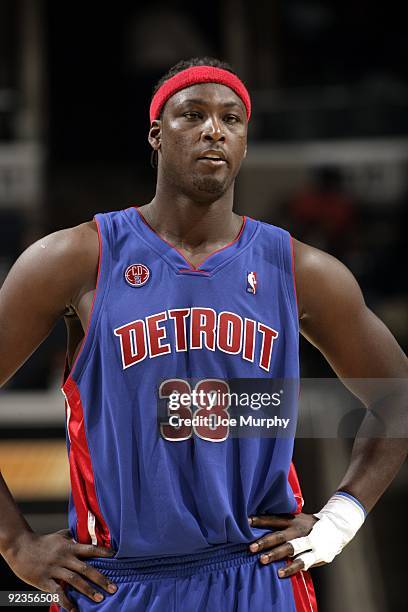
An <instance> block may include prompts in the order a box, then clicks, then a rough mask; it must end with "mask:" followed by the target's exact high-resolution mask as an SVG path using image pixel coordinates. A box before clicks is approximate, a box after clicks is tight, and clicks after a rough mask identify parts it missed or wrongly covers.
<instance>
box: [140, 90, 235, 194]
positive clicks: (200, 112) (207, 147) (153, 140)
mask: <svg viewBox="0 0 408 612" xmlns="http://www.w3.org/2000/svg"><path fill="white" fill-rule="evenodd" d="M149 142H150V144H151V146H152V147H153V148H154V149H156V150H157V151H158V152H159V170H158V175H159V179H160V180H164V181H165V182H171V183H172V185H174V186H176V187H178V188H179V189H180V190H182V191H183V192H185V193H188V194H189V195H191V196H192V197H195V198H198V199H201V198H204V199H207V196H208V197H210V198H214V197H215V198H219V197H221V196H222V195H223V194H224V193H225V192H226V191H227V189H228V188H229V187H230V186H231V184H232V183H233V181H234V179H235V177H236V175H237V174H238V171H239V168H240V166H241V162H242V160H243V159H244V157H245V155H246V142H247V117H246V111H245V106H244V104H243V102H242V100H241V98H240V97H239V96H237V95H236V94H235V92H234V91H232V89H230V88H229V87H226V86H225V85H220V84H216V83H205V84H204V83H203V84H199V85H193V86H192V87H188V88H186V89H183V90H182V91H180V92H178V93H176V94H175V95H174V96H172V97H171V98H170V99H169V100H168V101H167V103H166V105H165V107H164V110H163V112H162V117H161V120H160V121H154V122H153V123H152V127H151V129H150V132H149Z"/></svg>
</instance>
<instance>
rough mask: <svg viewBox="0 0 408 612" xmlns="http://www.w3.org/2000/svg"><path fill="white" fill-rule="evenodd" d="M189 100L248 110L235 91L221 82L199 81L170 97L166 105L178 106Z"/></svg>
mask: <svg viewBox="0 0 408 612" xmlns="http://www.w3.org/2000/svg"><path fill="white" fill-rule="evenodd" d="M189 100H200V102H201V103H202V104H204V105H208V106H223V105H228V106H232V105H237V106H239V107H240V108H241V109H243V110H244V112H246V111H245V106H244V103H243V102H242V100H241V98H240V97H239V96H238V95H237V94H236V93H235V91H233V90H232V89H230V88H229V87H227V86H226V85H221V84H220V83H198V84H197V85H192V86H191V87H186V88H185V89H182V90H181V91H178V92H177V93H175V94H174V95H173V96H172V97H171V98H169V100H168V101H167V104H166V106H169V107H176V106H179V105H181V104H183V103H184V102H188V101H189Z"/></svg>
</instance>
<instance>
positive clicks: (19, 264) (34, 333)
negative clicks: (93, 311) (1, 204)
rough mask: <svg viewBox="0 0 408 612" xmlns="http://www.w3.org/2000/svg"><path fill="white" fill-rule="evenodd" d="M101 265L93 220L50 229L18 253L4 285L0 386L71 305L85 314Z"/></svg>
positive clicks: (0, 306)
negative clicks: (50, 230)
mask: <svg viewBox="0 0 408 612" xmlns="http://www.w3.org/2000/svg"><path fill="white" fill-rule="evenodd" d="M97 267H98V236H97V232H96V229H95V225H94V223H93V222H91V223H84V224H83V225H79V226H78V227H74V228H70V229H67V230H62V231H60V232H56V233H54V234H50V235H49V236H46V237H45V238H42V239H41V240H39V241H38V242H36V243H34V244H33V245H32V246H30V247H29V248H28V249H27V250H26V251H25V252H24V253H23V254H22V255H21V256H20V257H19V259H18V260H17V261H16V263H15V264H14V266H13V267H12V269H11V270H10V273H9V275H8V276H7V278H6V280H5V282H4V284H3V286H2V288H1V290H0V386H2V385H4V383H5V382H6V381H7V380H8V379H9V378H10V377H11V376H12V375H13V374H14V373H15V372H16V371H17V370H18V368H19V367H20V366H21V365H22V364H23V363H24V362H25V361H26V360H27V359H28V358H29V357H30V355H31V354H32V353H33V352H34V351H35V349H36V348H37V347H38V346H39V344H41V342H42V341H43V340H44V339H45V338H46V337H47V336H48V335H49V333H50V332H51V330H52V329H53V327H54V325H55V324H56V322H57V321H58V320H59V319H60V318H61V317H62V316H63V314H64V312H66V311H67V307H68V306H69V305H74V307H75V308H76V309H77V310H79V311H80V314H82V316H81V320H82V319H86V303H87V302H89V294H90V293H92V291H93V289H94V287H95V281H96V274H97ZM85 324H86V321H85Z"/></svg>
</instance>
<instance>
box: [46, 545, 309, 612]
mask: <svg viewBox="0 0 408 612" xmlns="http://www.w3.org/2000/svg"><path fill="white" fill-rule="evenodd" d="M259 557H260V554H255V555H254V554H253V553H250V552H249V551H248V546H247V545H246V544H244V545H242V544H237V545H229V546H226V547H221V548H217V549H216V550H209V551H205V552H203V553H199V554H193V555H185V556H174V557H161V558H157V559H140V558H139V559H122V560H119V559H105V558H104V559H102V558H100V557H99V558H97V559H89V560H88V561H87V562H88V563H90V564H91V565H93V567H95V568H96V569H97V570H98V571H100V572H101V573H102V574H104V575H106V576H108V577H109V579H110V580H111V581H112V582H113V583H114V584H116V585H117V587H118V590H117V591H116V593H114V594H113V595H109V594H108V593H105V592H103V593H104V597H105V599H104V600H103V601H102V602H101V603H96V602H93V601H91V600H90V599H89V598H88V597H86V596H85V595H83V594H82V593H79V592H78V591H76V590H75V589H73V588H72V587H70V586H68V588H67V590H66V592H67V595H68V597H70V599H71V601H72V602H74V603H75V605H76V606H77V608H78V610H80V611H81V612H82V611H84V612H87V611H92V612H96V611H98V612H118V611H121V610H123V611H126V612H214V611H215V610H222V611H223V612H267V611H268V612H306V611H307V612H314V611H315V610H316V609H317V608H315V605H314V603H313V596H312V597H309V595H310V593H308V592H307V591H308V589H307V586H306V582H307V581H305V578H304V576H301V579H299V576H298V577H297V580H293V579H290V578H286V579H281V578H278V576H277V572H278V569H279V568H280V567H283V566H285V565H286V562H285V561H278V562H275V563H271V564H269V565H262V564H261V563H260V562H259ZM306 574H307V573H306V572H304V575H306ZM302 579H303V580H302ZM299 584H300V585H301V588H302V584H304V587H305V588H304V592H302V593H299V592H297V591H298V585H299ZM99 591H101V589H99ZM313 595H314V594H313ZM54 609H57V606H55V608H54ZM59 609H60V610H64V609H63V608H59Z"/></svg>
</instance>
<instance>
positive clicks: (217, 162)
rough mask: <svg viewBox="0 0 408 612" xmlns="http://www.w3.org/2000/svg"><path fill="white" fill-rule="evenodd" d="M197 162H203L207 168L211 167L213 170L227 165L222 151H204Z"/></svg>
mask: <svg viewBox="0 0 408 612" xmlns="http://www.w3.org/2000/svg"><path fill="white" fill-rule="evenodd" d="M198 161H200V162H204V163H206V164H207V165H209V166H213V167H214V168H217V167H219V166H223V165H226V164H227V163H228V162H227V160H226V158H225V155H224V153H223V151H219V150H218V151H216V150H214V151H211V150H209V151H204V152H203V154H202V155H201V156H200V157H199V158H198Z"/></svg>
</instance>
